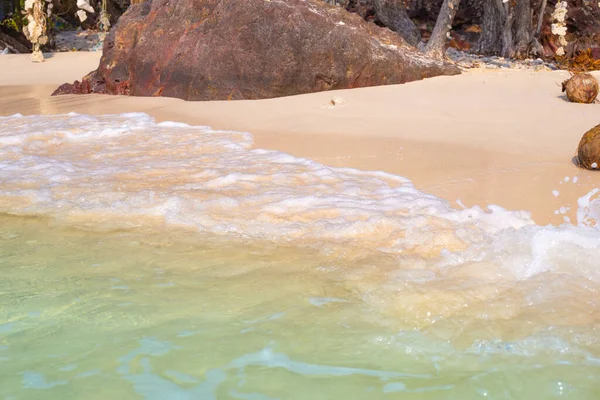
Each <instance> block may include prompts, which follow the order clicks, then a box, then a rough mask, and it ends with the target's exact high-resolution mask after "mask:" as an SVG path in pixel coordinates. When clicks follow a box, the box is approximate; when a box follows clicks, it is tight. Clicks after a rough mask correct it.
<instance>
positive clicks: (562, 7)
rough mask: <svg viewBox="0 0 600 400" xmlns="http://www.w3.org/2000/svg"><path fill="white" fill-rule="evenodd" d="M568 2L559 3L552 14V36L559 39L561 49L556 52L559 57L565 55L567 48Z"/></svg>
mask: <svg viewBox="0 0 600 400" xmlns="http://www.w3.org/2000/svg"><path fill="white" fill-rule="evenodd" d="M566 18H567V2H566V1H558V2H556V6H555V8H554V12H553V13H552V22H553V23H552V26H551V29H552V34H553V35H556V36H557V37H558V43H559V45H560V46H559V47H558V48H557V49H556V50H555V54H556V55H557V56H559V57H560V56H564V55H565V47H566V46H567V44H568V43H567V39H566V35H567V23H566Z"/></svg>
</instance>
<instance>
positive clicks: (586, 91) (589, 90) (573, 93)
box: [562, 72, 598, 104]
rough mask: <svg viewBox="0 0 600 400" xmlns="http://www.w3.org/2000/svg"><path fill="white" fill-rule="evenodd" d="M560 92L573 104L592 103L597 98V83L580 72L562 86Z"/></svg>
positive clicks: (588, 75) (590, 76) (586, 74)
mask: <svg viewBox="0 0 600 400" xmlns="http://www.w3.org/2000/svg"><path fill="white" fill-rule="evenodd" d="M562 91H563V92H567V98H568V99H569V101H571V102H573V103H585V104H589V103H592V102H593V101H594V100H595V99H596V96H598V81H597V80H596V78H594V77H593V76H592V75H591V74H588V73H587V72H580V73H577V74H575V75H573V76H572V77H571V78H570V79H567V80H566V81H564V82H563V84H562Z"/></svg>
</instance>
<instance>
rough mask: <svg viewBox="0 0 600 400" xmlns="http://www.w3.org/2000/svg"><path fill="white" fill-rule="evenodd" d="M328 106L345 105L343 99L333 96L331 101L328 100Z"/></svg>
mask: <svg viewBox="0 0 600 400" xmlns="http://www.w3.org/2000/svg"><path fill="white" fill-rule="evenodd" d="M329 104H331V105H332V106H343V105H344V104H346V101H345V100H344V98H343V97H339V96H333V97H332V98H331V100H329Z"/></svg>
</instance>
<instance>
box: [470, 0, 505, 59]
mask: <svg viewBox="0 0 600 400" xmlns="http://www.w3.org/2000/svg"><path fill="white" fill-rule="evenodd" d="M496 1H497V0H486V1H485V3H484V8H483V23H482V24H481V36H479V40H478V41H477V43H476V44H475V46H473V49H472V52H474V53H479V54H486V55H493V54H500V53H502V50H503V40H502V37H503V32H504V23H505V17H504V12H503V10H504V9H503V8H499V7H498V5H497V3H496Z"/></svg>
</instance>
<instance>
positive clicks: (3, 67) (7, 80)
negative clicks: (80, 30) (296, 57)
mask: <svg viewBox="0 0 600 400" xmlns="http://www.w3.org/2000/svg"><path fill="white" fill-rule="evenodd" d="M99 57H100V54H99V53H83V52H82V53H60V54H54V55H53V57H51V58H49V59H48V60H47V62H45V63H43V64H33V63H31V62H30V61H29V59H28V57H27V56H0V115H11V114H14V113H21V114H24V115H30V114H56V113H66V112H72V111H73V112H78V113H88V114H106V113H123V112H145V113H148V114H150V115H152V116H153V117H155V118H156V119H157V120H158V121H163V120H175V121H181V122H187V123H190V124H198V125H209V126H212V127H213V128H216V129H231V130H238V131H246V132H250V133H252V134H253V136H254V139H255V146H256V147H257V148H266V149H276V150H280V151H284V152H287V153H290V154H292V155H294V156H299V157H308V158H311V159H314V160H316V161H318V162H320V163H323V164H326V165H332V166H346V167H354V168H360V169H365V170H382V171H386V172H390V173H394V174H398V175H402V176H405V177H408V178H410V179H411V180H412V181H413V182H414V183H415V185H416V187H417V188H418V189H420V190H422V191H425V192H429V193H432V194H434V195H436V196H439V197H442V198H444V199H446V200H448V201H449V202H451V203H453V204H455V203H456V201H457V199H460V201H461V202H462V203H463V204H464V205H465V206H472V205H480V206H481V207H485V206H487V205H489V204H496V205H499V206H501V207H504V208H507V209H512V210H527V211H531V213H532V217H533V219H534V220H535V221H536V223H538V224H548V223H552V224H560V223H562V222H563V218H564V217H565V216H566V217H569V218H570V219H571V221H575V211H576V209H577V199H578V198H579V197H580V196H583V195H585V194H586V193H588V192H589V191H590V190H591V189H593V188H595V187H600V172H589V171H584V170H580V169H578V168H576V167H575V166H574V165H573V164H572V157H573V156H574V155H575V150H576V147H577V144H578V142H579V139H580V137H581V135H583V133H584V132H585V131H586V130H588V129H590V128H591V127H593V126H595V125H596V124H598V123H600V104H593V105H579V104H571V103H568V102H567V101H566V99H565V97H564V96H563V95H562V93H561V92H560V82H561V81H563V80H564V79H566V78H567V77H568V73H567V72H562V71H561V72H533V71H507V70H502V71H485V72H481V71H475V72H469V73H465V74H463V75H461V76H454V77H440V78H433V79H428V80H425V81H419V82H413V83H409V84H405V85H395V86H386V87H375V88H364V89H353V90H342V91H336V92H323V93H315V94H310V95H302V96H294V97H288V98H280V99H271V100H261V101H232V102H223V101H221V102H184V101H181V100H178V99H169V98H134V97H116V96H99V95H89V96H60V97H50V94H51V93H52V91H53V90H54V89H55V88H56V87H57V86H58V85H59V84H60V83H63V82H65V81H73V80H75V79H80V78H81V77H82V76H83V75H85V74H86V73H87V72H89V71H90V70H92V69H94V68H95V66H96V65H97V63H98V60H99ZM596 76H597V77H599V78H600V74H598V73H596ZM333 96H337V97H342V98H343V99H344V104H343V105H340V106H331V105H330V104H329V102H330V100H331V98H332V97H333ZM566 177H568V178H569V181H568V182H566V181H565V178H566ZM574 177H577V182H576V183H573V178H574ZM553 191H555V192H554V194H553ZM561 207H565V208H567V207H570V210H569V211H567V212H566V213H565V214H560V213H558V214H557V213H555V211H557V210H559V209H560V208H561Z"/></svg>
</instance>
